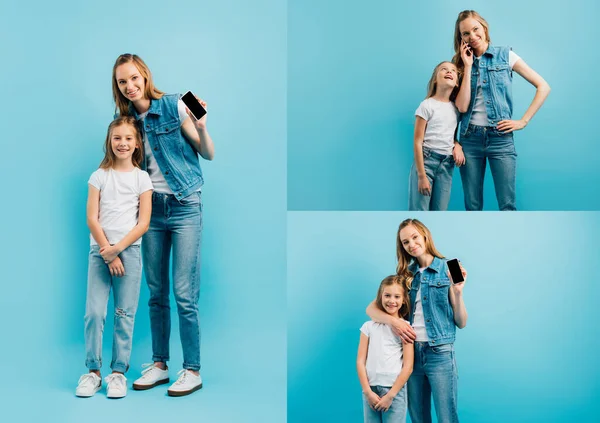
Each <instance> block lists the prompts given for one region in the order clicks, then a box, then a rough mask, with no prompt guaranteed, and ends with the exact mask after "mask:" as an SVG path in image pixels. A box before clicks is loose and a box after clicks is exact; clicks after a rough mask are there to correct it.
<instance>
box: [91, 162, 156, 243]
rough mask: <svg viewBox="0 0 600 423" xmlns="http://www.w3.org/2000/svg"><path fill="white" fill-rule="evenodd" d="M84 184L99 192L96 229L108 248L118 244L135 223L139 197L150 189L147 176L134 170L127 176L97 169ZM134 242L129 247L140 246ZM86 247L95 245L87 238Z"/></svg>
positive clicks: (92, 238) (122, 173) (140, 240)
mask: <svg viewBox="0 0 600 423" xmlns="http://www.w3.org/2000/svg"><path fill="white" fill-rule="evenodd" d="M88 184H90V185H92V186H93V187H96V188H97V189H98V190H99V191H100V206H99V207H100V210H99V214H100V218H99V221H100V226H101V227H102V230H103V231H104V234H105V235H106V238H107V239H108V242H110V243H111V244H113V245H114V244H116V243H117V242H119V241H121V240H122V239H123V238H124V237H125V235H127V234H128V233H129V231H131V230H132V229H133V228H134V227H135V225H137V222H138V214H139V210H140V195H141V194H142V193H144V192H146V191H149V190H151V189H152V182H151V181H150V176H148V173H146V172H144V171H143V170H141V169H138V168H137V167H136V168H134V169H133V170H132V171H131V172H118V171H116V170H114V169H98V170H97V171H95V172H94V173H92V176H90V180H89V181H88ZM141 242H142V239H141V238H140V239H138V240H137V241H135V242H134V243H133V244H140V243H141ZM90 244H91V245H98V243H97V242H96V240H95V239H94V237H93V236H92V235H91V234H90Z"/></svg>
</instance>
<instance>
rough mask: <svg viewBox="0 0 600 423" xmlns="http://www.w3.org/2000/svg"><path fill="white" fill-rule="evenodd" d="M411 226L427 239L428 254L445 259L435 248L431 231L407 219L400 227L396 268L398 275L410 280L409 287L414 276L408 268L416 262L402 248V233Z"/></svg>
mask: <svg viewBox="0 0 600 423" xmlns="http://www.w3.org/2000/svg"><path fill="white" fill-rule="evenodd" d="M410 225H412V226H414V227H415V229H416V230H417V231H418V232H419V233H420V234H421V235H423V238H424V239H425V250H426V252H427V253H429V254H431V255H432V256H434V257H437V258H444V256H443V255H442V253H440V252H439V251H438V250H437V248H435V244H434V243H433V238H432V236H431V232H430V231H429V229H427V226H425V225H423V224H422V223H421V222H420V221H419V220H417V219H406V220H404V221H403V222H402V223H400V226H399V227H398V233H397V235H396V258H397V259H398V265H397V266H396V274H397V275H398V276H400V277H401V278H404V279H406V280H408V286H409V287H410V285H411V284H412V280H413V277H414V275H413V274H412V272H411V271H410V270H408V266H409V265H410V264H411V263H412V262H413V261H414V260H415V258H414V257H413V256H411V255H410V254H408V251H406V250H405V249H404V246H402V240H401V239H400V231H401V230H402V229H404V228H406V227H407V226H410Z"/></svg>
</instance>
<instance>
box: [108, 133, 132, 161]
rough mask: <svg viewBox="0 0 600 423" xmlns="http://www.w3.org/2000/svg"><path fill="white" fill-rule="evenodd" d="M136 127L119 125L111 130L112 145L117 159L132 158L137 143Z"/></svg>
mask: <svg viewBox="0 0 600 423" xmlns="http://www.w3.org/2000/svg"><path fill="white" fill-rule="evenodd" d="M137 142H138V141H137V137H136V132H135V128H133V127H132V126H131V125H119V126H117V127H115V128H113V129H112V131H111V132H110V146H111V149H112V151H113V153H114V155H115V158H116V160H131V156H132V155H133V152H134V151H135V149H136V148H138V145H137Z"/></svg>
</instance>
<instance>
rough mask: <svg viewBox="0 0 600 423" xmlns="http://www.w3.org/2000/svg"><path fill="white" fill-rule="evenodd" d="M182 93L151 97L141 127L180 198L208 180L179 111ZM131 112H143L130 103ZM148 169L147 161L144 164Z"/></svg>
mask: <svg viewBox="0 0 600 423" xmlns="http://www.w3.org/2000/svg"><path fill="white" fill-rule="evenodd" d="M179 97H180V95H179V94H166V95H163V96H162V97H161V98H160V99H158V100H151V103H150V109H148V114H147V115H146V118H145V119H144V125H143V128H142V125H140V127H141V129H142V130H143V131H144V132H145V134H146V135H147V137H148V143H149V144H150V148H151V149H152V154H153V155H154V158H155V159H156V163H157V164H158V167H159V168H160V171H161V172H162V174H163V176H164V177H165V180H166V181H167V184H168V185H169V188H171V191H173V193H174V194H175V198H177V200H181V199H182V198H185V197H187V196H188V195H190V194H191V193H193V192H196V191H198V190H199V189H200V187H201V186H202V184H203V183H204V179H203V178H202V169H200V161H199V159H198V153H197V152H196V150H195V149H194V147H192V145H191V144H190V143H189V142H188V141H187V140H186V139H185V137H184V136H183V134H182V133H181V120H180V119H179V113H178V111H177V102H178V100H179ZM129 113H130V114H131V115H132V116H134V117H135V118H136V119H139V113H138V112H137V111H136V110H135V107H133V104H132V103H130V104H129ZM142 168H143V169H146V160H145V155H144V163H143V166H142Z"/></svg>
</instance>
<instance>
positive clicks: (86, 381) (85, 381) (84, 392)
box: [75, 372, 102, 398]
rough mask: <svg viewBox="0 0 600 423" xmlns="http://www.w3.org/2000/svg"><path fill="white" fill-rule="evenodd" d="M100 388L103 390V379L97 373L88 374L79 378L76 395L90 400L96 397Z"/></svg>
mask: <svg viewBox="0 0 600 423" xmlns="http://www.w3.org/2000/svg"><path fill="white" fill-rule="evenodd" d="M100 388H102V378H101V377H100V376H98V375H97V374H96V373H95V372H90V373H86V374H84V375H81V377H80V378H79V382H77V389H76V390H75V395H77V396H78V397H81V398H89V397H92V396H94V394H95V393H96V392H98V391H99V390H100Z"/></svg>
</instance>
